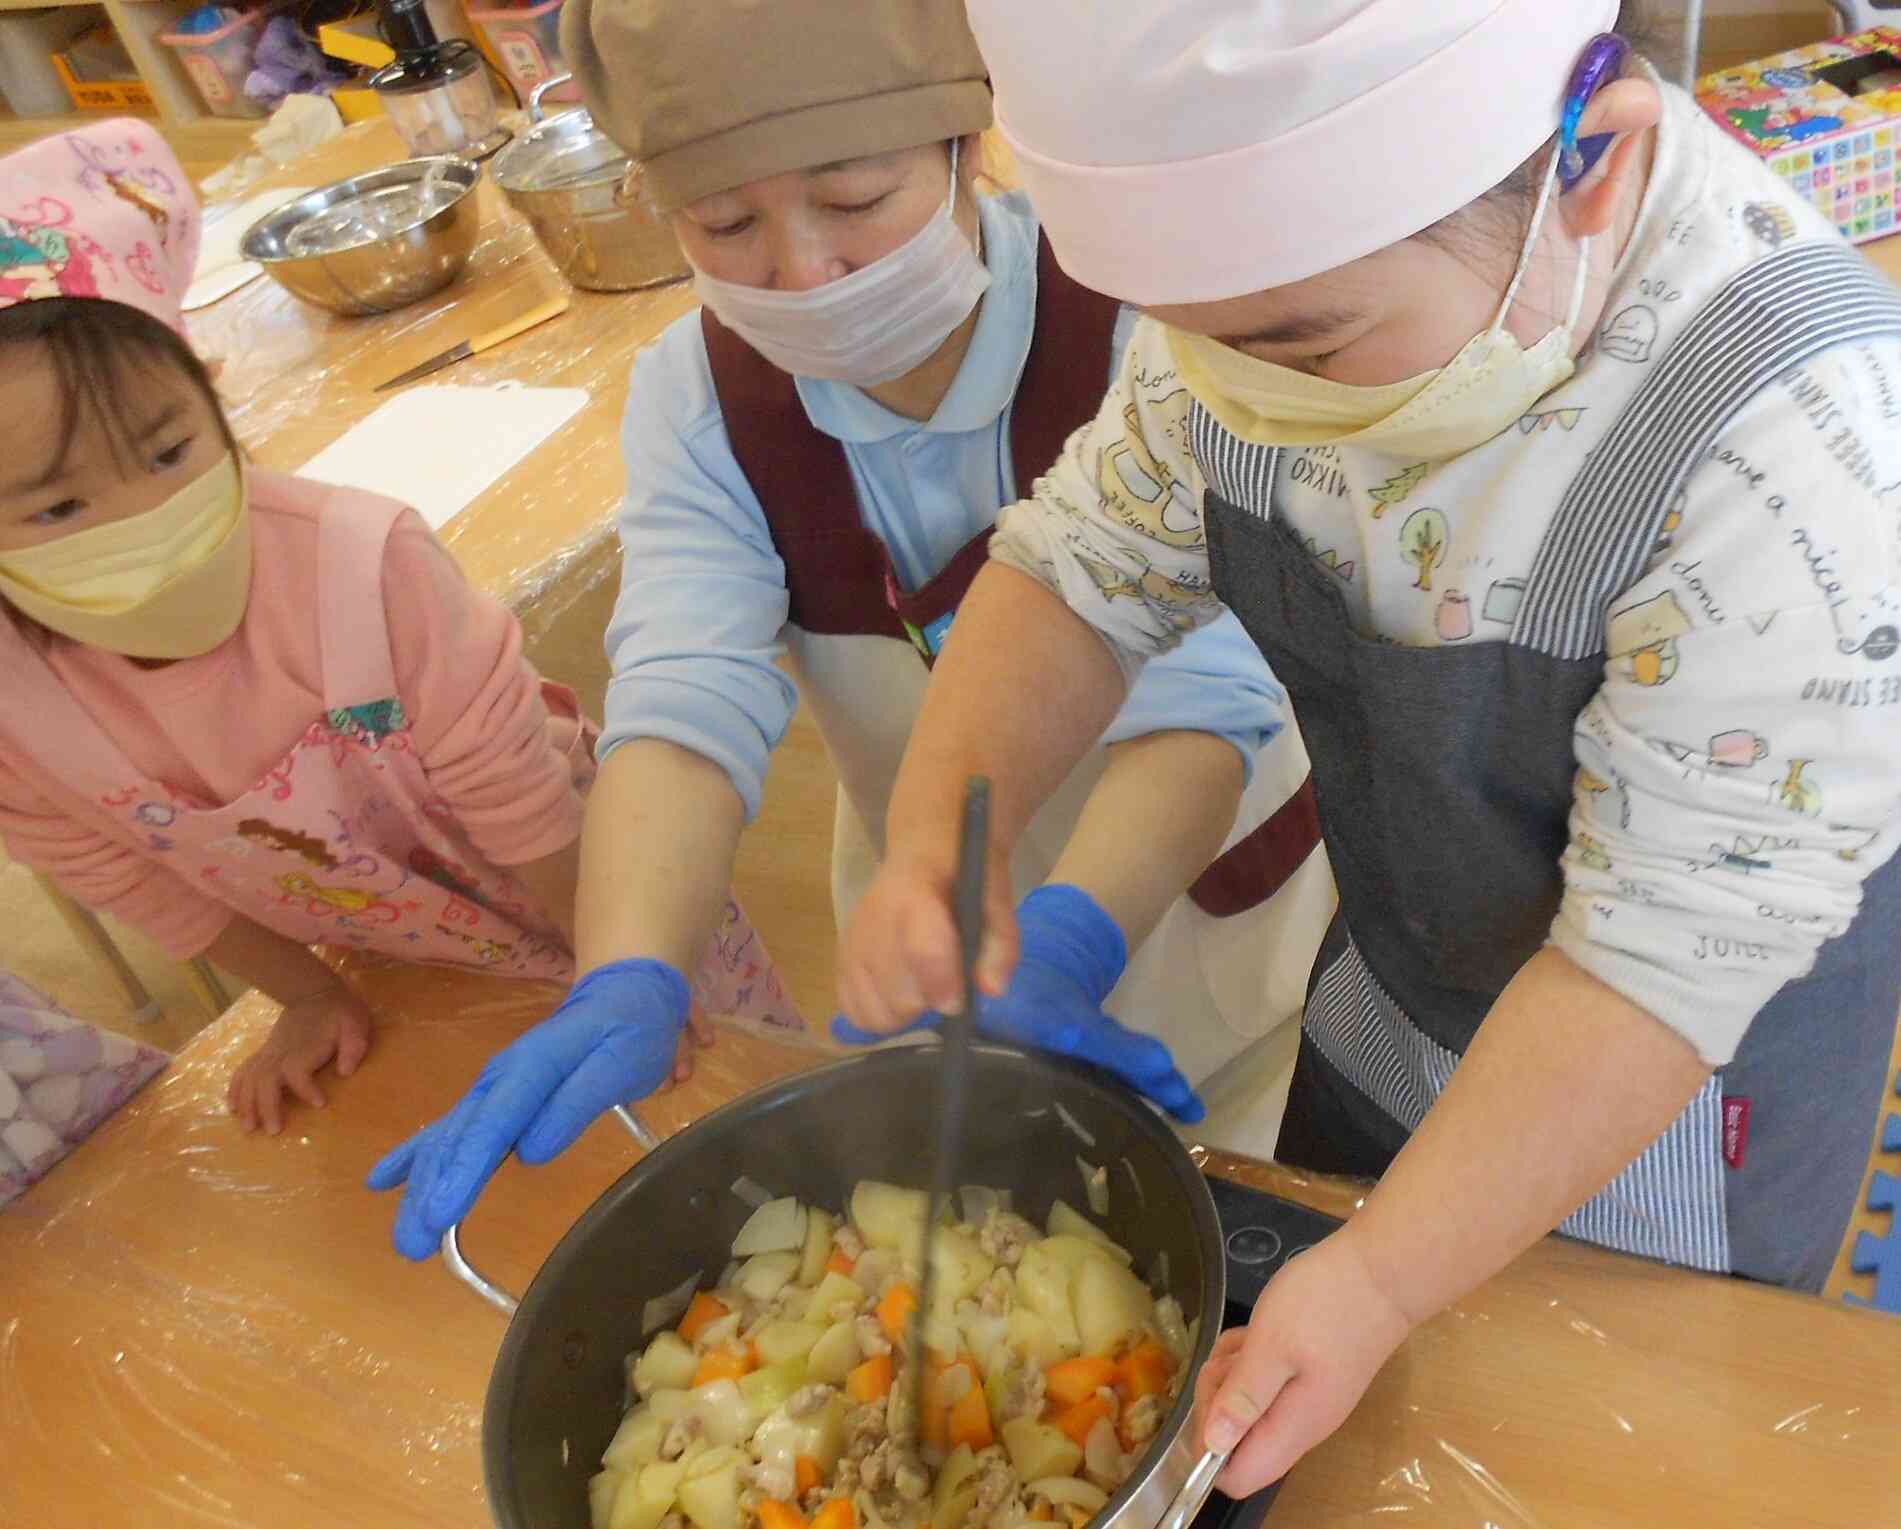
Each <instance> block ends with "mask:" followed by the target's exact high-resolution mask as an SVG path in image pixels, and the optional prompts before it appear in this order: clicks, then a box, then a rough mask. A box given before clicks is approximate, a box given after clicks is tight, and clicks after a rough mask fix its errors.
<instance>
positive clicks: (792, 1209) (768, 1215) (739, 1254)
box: [733, 1195, 805, 1258]
mask: <svg viewBox="0 0 1901 1529" xmlns="http://www.w3.org/2000/svg"><path fill="white" fill-rule="evenodd" d="M804 1246H805V1207H804V1206H803V1205H801V1204H799V1202H798V1201H797V1200H796V1199H794V1198H793V1197H792V1196H791V1195H787V1196H785V1197H784V1198H783V1199H779V1200H768V1201H766V1203H765V1204H764V1205H762V1206H760V1207H759V1208H758V1209H757V1210H755V1211H754V1212H753V1213H752V1215H750V1216H749V1217H747V1218H746V1224H745V1225H744V1226H742V1227H741V1228H740V1229H739V1235H738V1236H737V1237H735V1238H734V1239H733V1257H735V1258H751V1257H752V1256H753V1255H754V1254H755V1253H788V1252H790V1251H791V1250H792V1249H794V1248H803V1247H804Z"/></svg>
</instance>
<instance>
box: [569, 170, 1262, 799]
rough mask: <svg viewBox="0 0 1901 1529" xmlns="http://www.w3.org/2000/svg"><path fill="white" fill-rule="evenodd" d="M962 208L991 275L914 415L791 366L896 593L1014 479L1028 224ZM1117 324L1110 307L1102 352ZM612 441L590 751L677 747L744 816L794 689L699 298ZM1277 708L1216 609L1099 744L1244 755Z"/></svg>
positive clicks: (764, 535) (778, 571)
mask: <svg viewBox="0 0 1901 1529" xmlns="http://www.w3.org/2000/svg"><path fill="white" fill-rule="evenodd" d="M978 206H979V214H980V217H981V220H982V227H983V249H984V256H985V260H986V261H987V263H988V265H989V267H990V272H991V285H990V289H989V291H988V292H987V293H986V294H985V296H984V299H983V305H982V308H981V309H980V311H979V313H978V316H977V325H976V329H975V331H974V333H973V334H972V336H971V342H970V349H969V351H968V353H967V354H966V355H965V357H964V362H963V365H962V366H961V367H960V368H959V370H958V373H957V377H956V379H955V381H953V382H952V384H951V387H950V391H949V392H948V393H946V394H945V396H944V399H943V401H942V403H940V404H939V405H938V408H937V412H936V413H935V414H933V415H932V416H931V418H930V419H928V420H925V421H922V422H920V421H917V420H911V419H906V418H905V417H904V416H902V415H899V414H894V413H892V412H891V411H890V410H889V409H887V408H885V407H884V406H883V405H882V404H880V403H878V402H877V401H876V400H874V399H872V398H870V397H869V396H867V395H866V394H865V393H864V392H862V391H861V390H860V389H858V388H855V387H851V386H848V385H845V384H842V383H832V382H822V381H815V380H813V379H811V378H805V377H801V378H798V379H797V383H798V389H799V396H800V398H801V399H802V400H803V401H804V404H805V408H806V412H807V414H808V415H809V416H810V417H811V420H812V422H813V424H814V425H816V426H817V427H818V428H819V429H820V430H822V431H823V432H825V433H826V434H827V435H830V436H833V437H835V438H836V439H837V440H839V441H840V442H842V443H843V445H844V449H845V457H846V461H847V462H848V463H849V464H850V468H851V477H852V484H853V487H854V488H855V490H856V492H857V497H858V505H859V512H860V514H861V515H862V516H863V519H864V524H865V525H866V527H867V528H868V529H869V530H871V531H872V532H873V533H875V534H876V535H877V536H878V537H879V538H880V539H881V540H882V541H883V542H884V544H885V546H886V547H888V548H889V549H890V553H891V560H892V563H893V565H894V566H895V568H896V569H897V573H898V576H899V578H900V579H901V580H903V581H904V583H905V585H906V586H907V587H908V588H913V589H915V588H917V587H919V586H921V585H923V584H925V583H927V582H928V581H929V580H930V579H931V578H933V577H934V576H935V575H936V574H937V573H938V572H939V571H940V570H942V569H943V568H944V566H945V565H946V564H948V563H949V562H950V560H951V559H952V558H953V557H954V556H956V554H957V553H958V552H959V551H960V550H961V549H962V548H963V547H964V546H965V545H966V544H967V543H968V542H969V541H970V539H971V538H972V537H974V536H976V535H978V534H979V533H980V532H982V531H983V530H985V529H986V528H987V527H988V526H990V525H992V524H994V522H995V520H996V516H997V510H998V507H999V506H1002V505H1006V504H1010V503H1012V502H1014V501H1015V499H1016V498H1017V495H1018V484H1017V481H1016V470H1015V465H1014V463H1013V462H1012V460H1011V453H1010V410H1011V407H1012V404H1013V402H1014V399H1015V395H1016V388H1017V382H1018V380H1019V379H1020V378H1021V376H1022V374H1023V367H1024V363H1025V361H1026V360H1027V359H1028V356H1029V351H1030V341H1031V336H1032V333H1033V330H1034V327H1035V317H1036V254H1037V235H1038V226H1037V222H1036V218H1035V215H1034V213H1033V212H1032V211H1031V209H1030V205H1029V202H1028V200H1027V199H1026V198H1025V197H1024V196H1023V195H1022V194H1021V193H1012V194H1011V195H1008V196H1000V197H991V198H985V199H983V200H981V201H980V202H979V204H978ZM1130 330H1131V315H1130V314H1129V313H1128V312H1127V311H1125V312H1124V313H1123V315H1122V319H1121V322H1120V323H1119V324H1118V325H1117V329H1116V336H1115V345H1114V350H1115V354H1116V358H1117V359H1118V360H1119V359H1120V357H1121V355H1122V353H1123V351H1124V349H1125V348H1126V346H1127V343H1128V338H1129V334H1130ZM1112 374H1113V368H1112V370H1111V373H1105V375H1104V378H1103V383H1104V387H1105V390H1106V388H1107V386H1108V384H1109V381H1110V377H1111V375H1112ZM621 450H622V454H623V459H624V460H625V462H626V464H627V495H626V498H625V500H624V502H623V503H622V506H621V514H620V535H621V544H622V547H623V549H624V559H623V563H622V572H621V592H620V599H619V601H618V602H617V604H616V605H615V609H614V619H613V621H612V622H611V623H610V624H609V626H608V630H607V653H608V658H609V660H610V661H611V662H612V664H613V669H614V675H613V679H612V681H611V683H610V684H609V686H608V691H607V706H606V712H607V715H606V719H605V729H604V733H603V736H602V738H601V742H600V748H599V755H600V758H602V759H603V760H604V759H606V758H607V756H608V754H609V753H611V752H612V751H613V750H614V749H615V748H617V747H619V746H620V745H621V744H623V743H625V742H627V741H628V740H629V739H633V738H663V739H666V740H667V741H669V742H672V743H675V744H678V745H679V746H681V747H683V748H688V749H691V750H693V751H694V752H695V753H698V754H700V755H702V756H704V757H705V758H708V759H710V760H712V761H714V762H715V763H716V764H718V765H720V766H721V767H722V768H723V769H724V770H725V771H726V773H727V775H728V776H729V777H730V778H731V780H732V782H733V787H734V789H735V790H736V791H737V792H738V793H739V796H740V799H741V800H742V801H743V802H744V803H745V808H746V817H747V820H748V821H750V820H751V819H752V817H753V816H754V815H755V814H756V813H757V812H758V810H759V802H760V797H761V793H762V791H763V788H764V780H765V773H766V761H767V759H768V757H769V756H770V754H771V752H772V750H773V749H774V748H775V747H776V746H777V745H778V743H779V740H780V739H781V738H782V737H784V736H785V730H786V727H787V724H788V723H789V722H790V721H791V718H792V712H793V708H794V707H795V706H796V704H797V693H796V691H795V690H794V688H793V685H792V682H791V680H790V679H789V678H787V676H786V674H785V672H784V671H783V670H782V669H780V668H778V667H777V666H776V665H775V662H774V660H776V659H777V658H779V657H780V656H781V655H782V654H783V653H784V652H785V641H784V636H783V630H782V629H783V628H784V626H785V623H786V607H787V596H786V585H785V567H784V565H783V564H782V563H781V561H780V559H779V555H778V553H777V552H776V551H775V550H774V549H773V545H772V537H771V534H770V533H769V531H768V530H767V527H766V519H765V515H764V513H763V512H762V511H761V509H760V507H759V501H758V499H757V497H756V496H755V495H754V493H753V491H752V486H751V484H749V483H748V482H747V480H746V475H745V473H744V472H742V471H741V469H740V466H739V464H738V462H737V461H736V460H735V459H734V457H733V452H732V447H731V445H730V444H729V442H728V440H727V436H726V426H725V420H724V418H723V416H722V414H721V411H720V404H719V397H718V395H717V394H716V393H715V391H714V388H713V378H712V372H711V370H710V368H709V366H708V363H707V358H706V345H705V342H704V339H703V338H702V334H701V329H700V315H699V312H698V311H697V310H695V311H694V312H692V313H689V314H687V315H685V316H684V317H682V318H681V319H679V320H678V321H677V322H675V323H674V324H672V325H670V326H669V327H668V328H667V330H666V332H665V333H664V334H662V335H661V337H660V339H659V340H658V341H657V342H656V343H655V345H654V346H653V347H652V348H651V349H649V350H647V351H644V352H643V353H642V354H641V355H640V356H639V357H638V358H637V359H636V360H635V362H634V367H633V374H632V377H631V379H630V381H629V384H628V392H627V413H626V417H625V418H624V420H623V421H622V425H621ZM1024 487H1025V488H1027V487H1028V485H1024ZM1284 706H1285V697H1284V695H1283V694H1282V692H1281V690H1280V687H1279V686H1278V685H1276V684H1275V683H1274V681H1273V679H1272V677H1271V676H1270V675H1269V673H1268V670H1267V666H1266V664H1265V663H1264V662H1263V661H1262V659H1261V657H1260V654H1259V653H1258V652H1257V651H1256V649H1255V647H1254V644H1253V643H1252V641H1251V640H1250V639H1249V638H1248V636H1247V634H1246V633H1245V632H1243V631H1242V629H1241V627H1240V624H1239V623H1238V622H1237V621H1236V620H1235V619H1234V618H1233V617H1232V616H1228V617H1225V618H1223V619H1222V620H1220V621H1218V622H1215V623H1214V624H1212V625H1210V626H1208V627H1205V628H1202V629H1201V630H1200V631H1198V632H1196V633H1195V634H1194V635H1193V636H1192V637H1190V638H1189V639H1188V640H1187V641H1186V642H1184V643H1183V644H1182V645H1181V646H1180V647H1179V648H1177V649H1176V650H1175V651H1174V652H1172V653H1170V654H1168V655H1167V656H1165V657H1163V658H1158V659H1156V660H1155V661H1154V662H1153V663H1151V664H1149V665H1148V666H1147V667H1146V668H1145V669H1144V670H1143V672H1142V674H1141V676H1140V677H1139V678H1138V679H1137V681H1136V683H1135V686H1134V689H1133V690H1132V691H1131V692H1130V695H1129V697H1128V699H1127V701H1126V702H1125V703H1124V705H1123V707H1122V710H1121V711H1120V712H1119V713H1118V714H1117V716H1116V718H1115V721H1114V722H1113V723H1112V724H1111V726H1110V728H1109V730H1108V732H1107V734H1105V741H1106V742H1111V743H1114V742H1120V741H1124V740H1126V739H1130V738H1137V737H1141V736H1143V735H1145V734H1148V733H1153V732H1160V731H1167V730H1173V729H1180V730H1188V731H1196V732H1206V733H1211V734H1214V735H1216V736H1218V737H1222V738H1225V739H1227V740H1228V741H1229V742H1231V743H1232V744H1233V745H1234V746H1235V748H1236V749H1238V750H1239V751H1240V753H1241V756H1242V759H1243V761H1244V762H1245V764H1246V766H1247V768H1248V769H1249V770H1250V771H1251V770H1252V768H1253V760H1254V754H1255V752H1256V751H1257V750H1258V749H1259V748H1260V747H1261V746H1262V745H1263V744H1265V743H1266V742H1267V740H1268V739H1269V738H1271V737H1273V735H1274V734H1275V733H1276V732H1278V731H1279V729H1280V725H1281V717H1282V712H1283V708H1284Z"/></svg>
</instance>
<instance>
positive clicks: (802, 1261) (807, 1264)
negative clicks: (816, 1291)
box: [799, 1206, 838, 1285]
mask: <svg viewBox="0 0 1901 1529" xmlns="http://www.w3.org/2000/svg"><path fill="white" fill-rule="evenodd" d="M837 1229H838V1218H837V1217H836V1216H834V1215H833V1214H832V1213H831V1212H830V1211H825V1210H820V1209H818V1207H817V1206H813V1207H811V1208H810V1209H808V1210H807V1211H806V1213H805V1251H804V1252H803V1253H802V1254H800V1256H799V1283H800V1284H801V1285H816V1284H817V1283H818V1282H819V1281H820V1280H821V1279H823V1278H824V1277H825V1261H826V1260H827V1259H828V1258H830V1257H831V1256H832V1233H833V1232H834V1231H836V1230H837Z"/></svg>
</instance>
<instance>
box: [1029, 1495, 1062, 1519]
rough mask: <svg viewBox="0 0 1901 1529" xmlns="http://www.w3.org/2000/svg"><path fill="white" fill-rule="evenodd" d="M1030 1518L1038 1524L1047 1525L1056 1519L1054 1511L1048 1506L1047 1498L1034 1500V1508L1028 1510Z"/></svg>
mask: <svg viewBox="0 0 1901 1529" xmlns="http://www.w3.org/2000/svg"><path fill="white" fill-rule="evenodd" d="M1030 1517H1031V1518H1033V1519H1035V1520H1036V1521H1037V1522H1038V1523H1039V1524H1047V1523H1049V1522H1050V1521H1051V1520H1053V1519H1054V1518H1055V1517H1056V1510H1055V1509H1054V1508H1052V1507H1051V1506H1050V1500H1049V1499H1048V1498H1047V1497H1039V1498H1037V1500H1036V1506H1035V1507H1034V1508H1032V1509H1030Z"/></svg>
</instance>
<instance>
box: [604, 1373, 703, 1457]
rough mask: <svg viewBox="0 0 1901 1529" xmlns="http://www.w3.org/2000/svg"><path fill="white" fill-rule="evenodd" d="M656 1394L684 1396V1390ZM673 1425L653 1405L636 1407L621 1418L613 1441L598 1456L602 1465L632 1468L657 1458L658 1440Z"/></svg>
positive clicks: (670, 1420)
mask: <svg viewBox="0 0 1901 1529" xmlns="http://www.w3.org/2000/svg"><path fill="white" fill-rule="evenodd" d="M656 1394H657V1395H684V1393H683V1392H658V1393H656ZM672 1426H673V1421H672V1419H671V1418H665V1417H662V1416H661V1415H660V1414H659V1413H658V1412H656V1411H655V1410H654V1409H653V1408H652V1407H636V1408H635V1409H634V1410H633V1411H632V1412H630V1413H628V1414H627V1416H626V1417H624V1418H622V1419H621V1423H620V1428H619V1429H618V1430H617V1431H616V1432H615V1434H614V1439H613V1442H612V1443H610V1444H609V1445H608V1446H607V1449H606V1450H605V1451H604V1452H603V1453H602V1455H601V1464H602V1465H605V1466H609V1467H611V1468H613V1469H614V1470H622V1471H626V1470H633V1469H635V1468H637V1467H639V1466H642V1465H647V1464H649V1463H651V1462H652V1461H655V1460H658V1459H659V1458H660V1441H661V1440H662V1439H664V1438H665V1437H666V1436H667V1430H668V1429H669V1428H671V1427H672Z"/></svg>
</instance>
